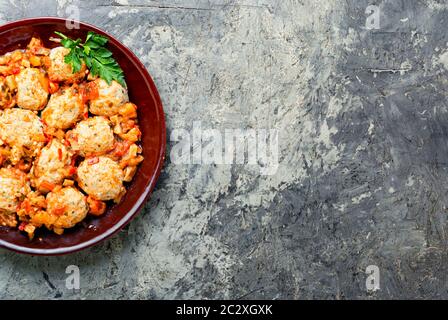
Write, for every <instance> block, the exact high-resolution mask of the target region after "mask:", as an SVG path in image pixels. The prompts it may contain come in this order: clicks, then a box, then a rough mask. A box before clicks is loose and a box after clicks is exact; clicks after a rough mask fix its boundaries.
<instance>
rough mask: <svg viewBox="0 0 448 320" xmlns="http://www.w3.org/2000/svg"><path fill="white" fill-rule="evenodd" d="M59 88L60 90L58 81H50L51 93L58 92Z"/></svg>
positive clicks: (49, 89)
mask: <svg viewBox="0 0 448 320" xmlns="http://www.w3.org/2000/svg"><path fill="white" fill-rule="evenodd" d="M58 90H59V84H57V83H56V82H52V81H50V82H49V85H48V91H49V92H50V93H51V94H53V93H55V92H57V91H58Z"/></svg>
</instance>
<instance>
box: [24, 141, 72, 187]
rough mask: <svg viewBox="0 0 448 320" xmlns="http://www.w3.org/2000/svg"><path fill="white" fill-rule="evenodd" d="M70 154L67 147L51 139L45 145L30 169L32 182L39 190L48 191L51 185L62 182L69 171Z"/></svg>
mask: <svg viewBox="0 0 448 320" xmlns="http://www.w3.org/2000/svg"><path fill="white" fill-rule="evenodd" d="M70 164H71V155H70V153H69V152H68V150H67V148H66V147H65V146H64V145H63V144H62V143H60V142H59V141H57V140H56V139H53V140H52V141H51V142H50V143H49V144H48V145H47V146H45V147H44V148H43V149H42V150H41V152H40V155H39V156H38V157H37V159H36V160H35V162H34V165H33V168H32V169H31V175H32V177H33V183H34V185H35V186H36V188H37V189H39V191H41V192H48V191H50V189H51V187H50V186H51V185H58V184H62V182H63V180H64V178H65V177H67V176H68V175H69V173H70Z"/></svg>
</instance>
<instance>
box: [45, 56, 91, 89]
mask: <svg viewBox="0 0 448 320" xmlns="http://www.w3.org/2000/svg"><path fill="white" fill-rule="evenodd" d="M69 52H70V49H67V48H64V47H57V48H53V49H51V51H50V66H49V68H48V76H49V78H50V80H51V81H54V82H64V81H65V82H67V83H74V82H77V81H79V80H81V79H82V78H84V77H85V74H86V65H85V64H84V63H83V64H82V67H81V70H80V71H78V72H77V73H73V72H72V66H71V65H69V64H67V63H65V62H64V58H65V56H66V55H67V54H68V53H69Z"/></svg>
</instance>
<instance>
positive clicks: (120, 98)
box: [90, 79, 129, 117]
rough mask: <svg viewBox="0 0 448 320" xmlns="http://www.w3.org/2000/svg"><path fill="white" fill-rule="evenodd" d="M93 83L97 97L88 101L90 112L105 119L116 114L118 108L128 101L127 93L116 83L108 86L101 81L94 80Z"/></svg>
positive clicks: (113, 82)
mask: <svg viewBox="0 0 448 320" xmlns="http://www.w3.org/2000/svg"><path fill="white" fill-rule="evenodd" d="M95 83H96V84H97V87H98V97H96V98H95V99H92V100H91V101H90V112H91V113H93V114H96V115H98V116H106V117H111V116H113V115H116V114H118V111H119V108H120V106H121V105H123V104H124V103H126V102H128V101H129V96H128V91H127V90H126V89H125V88H124V87H123V86H122V85H121V84H119V83H118V82H116V81H112V82H111V84H110V85H108V84H107V82H106V81H104V80H103V79H96V80H95Z"/></svg>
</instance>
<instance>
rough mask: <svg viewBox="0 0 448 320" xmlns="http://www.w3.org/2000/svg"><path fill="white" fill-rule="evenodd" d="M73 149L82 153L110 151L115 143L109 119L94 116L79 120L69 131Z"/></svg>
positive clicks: (69, 139)
mask: <svg viewBox="0 0 448 320" xmlns="http://www.w3.org/2000/svg"><path fill="white" fill-rule="evenodd" d="M67 139H68V141H69V142H70V144H71V146H72V148H73V150H75V151H78V152H79V154H80V155H82V156H86V155H93V154H94V155H100V154H102V153H105V152H107V151H110V150H111V149H112V148H113V146H114V143H115V139H114V134H113V132H112V129H111V127H110V125H109V121H108V120H107V119H106V118H104V117H93V118H89V119H86V120H83V121H81V122H79V123H78V124H77V125H76V127H75V129H73V130H72V131H71V132H69V133H67Z"/></svg>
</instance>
